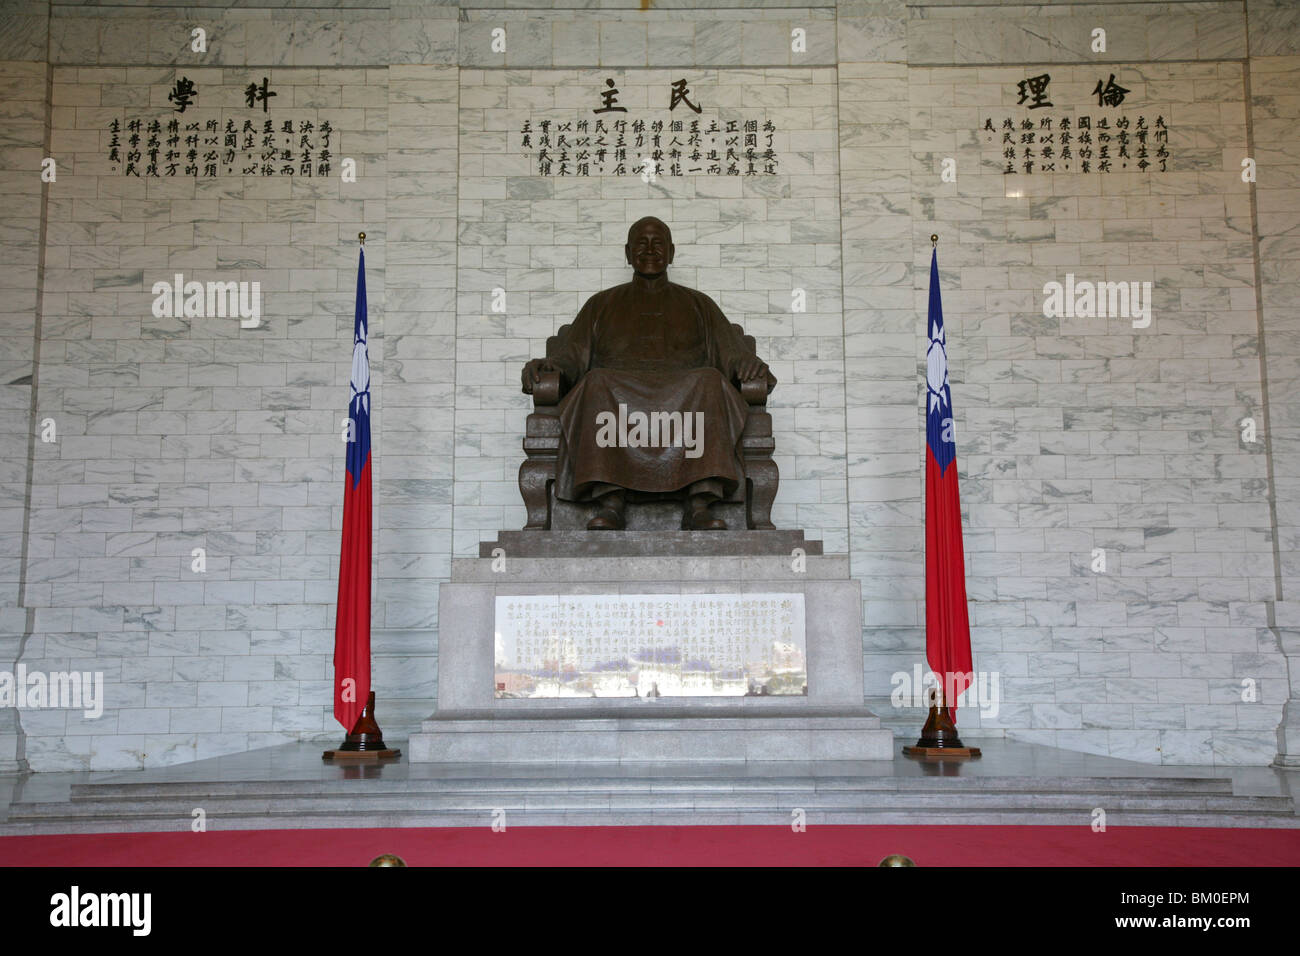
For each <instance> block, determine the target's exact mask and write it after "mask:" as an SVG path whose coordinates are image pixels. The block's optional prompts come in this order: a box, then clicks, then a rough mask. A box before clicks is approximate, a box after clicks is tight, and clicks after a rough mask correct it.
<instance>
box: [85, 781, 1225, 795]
mask: <svg viewBox="0 0 1300 956" xmlns="http://www.w3.org/2000/svg"><path fill="white" fill-rule="evenodd" d="M359 788H364V790H365V793H366V794H375V795H378V794H397V793H469V792H475V791H484V790H492V791H496V792H501V793H511V792H514V793H522V792H563V793H585V792H620V791H622V792H626V791H647V790H649V791H652V792H655V793H671V792H680V791H689V792H721V793H730V792H761V793H767V792H793V793H823V792H830V791H837V790H849V791H864V792H867V791H872V792H874V791H907V792H938V793H945V792H952V791H956V792H960V793H967V792H973V791H999V792H1012V793H1036V792H1047V793H1059V792H1067V793H1112V792H1113V793H1166V794H1188V793H1200V794H1219V795H1230V794H1231V793H1232V781H1231V780H1229V779H1227V778H1226V777H1163V778H1153V777H1132V778H1130V777H995V776H988V777H972V776H965V777H915V778H908V777H902V778H900V777H890V776H879V777H856V776H826V777H796V776H791V777H752V778H750V777H740V776H723V777H709V776H652V777H623V776H608V777H604V776H601V777H584V778H580V779H575V778H572V777H564V776H556V777H532V776H522V775H521V776H519V777H518V778H516V779H513V780H512V779H503V778H502V777H500V776H498V775H493V776H486V775H485V776H482V777H473V776H467V777H439V778H424V779H414V780H412V779H392V780H385V779H382V778H379V779H375V778H362V779H359V780H337V779H336V780H275V781H246V782H239V781H229V782H175V783H95V784H73V786H72V787H71V792H70V796H71V798H72V800H73V801H75V802H81V801H86V802H93V801H101V800H121V799H131V800H139V799H148V798H151V797H178V798H179V797H182V796H190V795H193V796H203V797H221V796H245V795H247V796H253V795H258V796H281V795H282V796H298V795H302V794H307V795H310V794H314V793H315V794H348V793H355V791H357V790H358V789H359Z"/></svg>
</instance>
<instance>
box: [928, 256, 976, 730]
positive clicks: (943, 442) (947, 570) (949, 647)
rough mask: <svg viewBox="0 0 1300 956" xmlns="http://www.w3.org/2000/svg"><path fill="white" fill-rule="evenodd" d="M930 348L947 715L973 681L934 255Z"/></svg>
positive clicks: (935, 585)
mask: <svg viewBox="0 0 1300 956" xmlns="http://www.w3.org/2000/svg"><path fill="white" fill-rule="evenodd" d="M928 325H929V338H930V344H929V349H928V351H927V353H926V373H925V381H926V422H925V444H926V452H925V656H926V658H927V659H928V661H929V663H930V669H931V670H933V671H934V672H935V674H936V675H937V676H938V677H939V679H940V680H941V681H942V686H943V689H944V696H945V703H946V704H947V706H948V708H949V710H948V715H949V716H950V717H955V713H954V712H955V710H956V705H957V695H959V694H960V693H961V692H962V691H964V690H965V689H966V687H967V686H968V685H969V684H970V682H971V678H972V674H971V654H970V620H969V618H968V617H967V614H966V564H965V561H964V560H963V559H962V550H961V549H962V544H961V501H960V499H959V497H958V494H957V446H956V444H955V442H954V439H953V413H952V392H951V390H950V389H949V388H948V352H947V349H946V345H945V343H946V339H945V336H944V332H943V307H942V305H941V304H940V302H939V257H938V250H937V249H936V250H935V251H934V252H933V253H931V255H930V315H929V323H928Z"/></svg>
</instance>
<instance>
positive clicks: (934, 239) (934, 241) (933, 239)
mask: <svg viewBox="0 0 1300 956" xmlns="http://www.w3.org/2000/svg"><path fill="white" fill-rule="evenodd" d="M930 245H932V246H934V248H936V249H938V248H939V234H938V233H937V232H932V233H930Z"/></svg>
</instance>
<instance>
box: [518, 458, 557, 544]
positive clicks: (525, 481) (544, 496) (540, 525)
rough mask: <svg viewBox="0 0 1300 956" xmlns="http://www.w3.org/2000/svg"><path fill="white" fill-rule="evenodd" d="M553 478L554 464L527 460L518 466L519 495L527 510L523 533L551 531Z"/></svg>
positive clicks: (533, 459)
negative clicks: (526, 521) (526, 520)
mask: <svg viewBox="0 0 1300 956" xmlns="http://www.w3.org/2000/svg"><path fill="white" fill-rule="evenodd" d="M554 478H555V462H554V461H545V460H538V459H535V458H527V459H525V460H524V462H523V464H521V465H520V466H519V494H520V495H521V496H522V497H523V499H524V507H525V508H526V509H527V510H528V523H527V524H526V525H524V530H525V531H550V530H551V494H550V491H551V482H552V481H553V480H554Z"/></svg>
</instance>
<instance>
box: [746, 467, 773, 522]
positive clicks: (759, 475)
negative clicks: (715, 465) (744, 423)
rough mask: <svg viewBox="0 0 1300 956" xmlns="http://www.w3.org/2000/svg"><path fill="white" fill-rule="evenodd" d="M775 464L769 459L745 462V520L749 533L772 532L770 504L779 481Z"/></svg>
mask: <svg viewBox="0 0 1300 956" xmlns="http://www.w3.org/2000/svg"><path fill="white" fill-rule="evenodd" d="M779 480H780V479H779V477H778V472H777V467H776V462H774V461H772V460H771V459H770V458H765V459H748V460H746V462H745V486H746V490H747V492H748V493H747V494H746V495H745V519H746V523H747V524H748V525H749V528H750V530H751V531H772V530H774V529H775V528H776V525H774V524H772V502H773V501H775V500H776V488H777V482H778V481H779Z"/></svg>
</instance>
